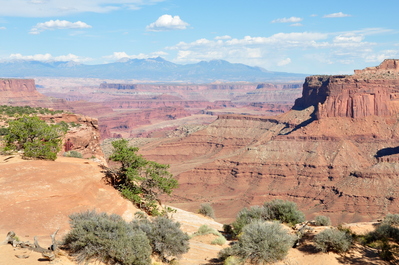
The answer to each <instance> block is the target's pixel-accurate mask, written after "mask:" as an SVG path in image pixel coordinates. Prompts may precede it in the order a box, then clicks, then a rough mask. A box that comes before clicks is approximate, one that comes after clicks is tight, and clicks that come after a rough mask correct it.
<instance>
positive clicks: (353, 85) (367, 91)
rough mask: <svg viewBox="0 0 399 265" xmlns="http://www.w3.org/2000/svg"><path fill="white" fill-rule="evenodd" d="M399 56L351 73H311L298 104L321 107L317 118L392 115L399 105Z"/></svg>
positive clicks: (296, 106)
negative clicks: (397, 58) (398, 58)
mask: <svg viewBox="0 0 399 265" xmlns="http://www.w3.org/2000/svg"><path fill="white" fill-rule="evenodd" d="M397 65H399V60H385V61H384V62H383V63H381V65H380V66H377V67H371V68H370V67H369V68H366V69H364V70H356V71H355V74H354V75H351V76H342V75H339V76H310V77H307V78H306V80H305V84H304V86H303V92H302V98H300V99H298V100H297V101H296V103H295V106H294V108H295V109H300V108H307V107H309V106H311V105H313V106H315V107H316V108H317V110H316V116H317V118H319V119H321V118H327V117H350V118H362V117H368V116H380V117H383V116H385V117H389V116H391V115H395V114H397V113H398V109H399V70H398V67H397Z"/></svg>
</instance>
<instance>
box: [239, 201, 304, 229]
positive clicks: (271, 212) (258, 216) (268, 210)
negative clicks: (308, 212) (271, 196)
mask: <svg viewBox="0 0 399 265" xmlns="http://www.w3.org/2000/svg"><path fill="white" fill-rule="evenodd" d="M254 220H262V221H273V220H278V221H281V222H284V223H289V224H292V225H293V224H297V223H300V222H303V221H305V215H304V214H303V213H302V212H301V211H299V210H298V208H297V205H296V204H295V203H294V202H290V201H283V200H273V201H270V202H265V204H264V205H263V206H252V207H250V208H244V209H242V210H241V211H240V212H239V213H238V214H237V217H236V220H235V221H234V222H233V223H232V226H233V231H234V234H235V236H237V235H239V234H240V233H241V230H242V229H243V227H244V226H246V225H248V224H250V223H251V222H252V221H254Z"/></svg>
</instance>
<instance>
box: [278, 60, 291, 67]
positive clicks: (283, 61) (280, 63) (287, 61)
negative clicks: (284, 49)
mask: <svg viewBox="0 0 399 265" xmlns="http://www.w3.org/2000/svg"><path fill="white" fill-rule="evenodd" d="M290 63H291V59H290V58H286V59H284V60H281V61H280V62H278V63H277V65H278V66H284V65H287V64H290Z"/></svg>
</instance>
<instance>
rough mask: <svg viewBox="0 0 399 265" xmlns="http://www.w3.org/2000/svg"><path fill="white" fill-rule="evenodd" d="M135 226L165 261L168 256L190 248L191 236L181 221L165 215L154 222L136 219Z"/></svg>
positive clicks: (176, 254) (132, 224) (133, 224)
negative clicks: (175, 220) (181, 224)
mask: <svg viewBox="0 0 399 265" xmlns="http://www.w3.org/2000/svg"><path fill="white" fill-rule="evenodd" d="M131 226H132V227H133V228H138V229H140V230H142V231H144V233H145V234H146V235H147V237H148V239H149V240H150V245H151V247H152V252H153V253H154V254H155V255H157V256H159V257H160V258H161V259H162V260H163V261H167V257H170V256H179V255H181V254H183V253H186V252H187V251H188V250H189V239H190V238H189V236H188V235H187V234H186V233H184V232H183V231H182V230H181V229H180V223H178V222H174V221H172V220H170V219H168V218H165V217H157V218H155V219H154V220H153V221H152V222H150V221H149V220H147V219H142V220H134V221H133V222H132V223H131Z"/></svg>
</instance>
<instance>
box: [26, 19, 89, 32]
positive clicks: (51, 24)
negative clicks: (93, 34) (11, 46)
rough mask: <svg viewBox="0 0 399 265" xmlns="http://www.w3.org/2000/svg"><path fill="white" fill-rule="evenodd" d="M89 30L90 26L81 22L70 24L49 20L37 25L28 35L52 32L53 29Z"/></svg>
mask: <svg viewBox="0 0 399 265" xmlns="http://www.w3.org/2000/svg"><path fill="white" fill-rule="evenodd" d="M85 28H91V26H90V25H88V24H86V23H84V22H82V21H77V22H70V21H66V20H58V19H57V20H49V21H46V22H43V23H37V24H36V25H35V26H34V27H32V29H31V30H30V32H29V33H30V34H39V33H40V32H42V31H45V30H54V29H85Z"/></svg>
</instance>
